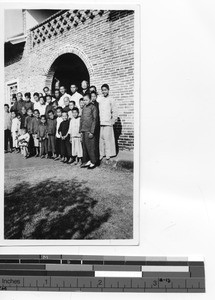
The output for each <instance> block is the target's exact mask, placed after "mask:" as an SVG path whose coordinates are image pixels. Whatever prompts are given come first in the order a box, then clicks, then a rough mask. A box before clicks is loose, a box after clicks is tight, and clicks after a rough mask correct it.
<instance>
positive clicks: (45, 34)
mask: <svg viewBox="0 0 215 300" xmlns="http://www.w3.org/2000/svg"><path fill="white" fill-rule="evenodd" d="M25 15H26V11H23V16H24V17H25ZM82 80H88V81H89V83H90V85H95V86H96V87H97V89H98V92H99V93H100V87H101V85H102V84H103V83H108V84H109V86H110V94H111V95H112V97H114V99H115V100H116V102H117V106H118V115H119V118H118V122H117V125H116V129H117V130H116V132H117V134H118V138H119V140H118V143H119V148H120V149H127V150H132V149H133V147H134V100H136V101H138V99H134V11H127V10H121V11H111V10H60V11H57V12H56V13H55V14H52V15H51V16H50V17H49V18H47V19H45V20H44V21H43V22H41V23H39V24H37V25H36V26H34V27H33V28H31V29H29V30H27V32H26V34H25V35H23V36H21V35H19V36H17V37H14V39H10V40H8V41H7V42H6V43H5V96H6V100H5V101H6V102H10V98H11V95H12V94H14V93H16V92H17V91H21V92H23V93H24V92H27V91H28V92H31V93H33V92H42V90H43V87H44V86H48V87H50V89H51V90H52V91H53V90H54V88H55V86H56V84H57V83H60V84H61V85H65V86H66V87H67V89H69V86H70V84H71V83H72V82H73V83H76V84H77V85H78V87H79V88H80V82H81V81H82Z"/></svg>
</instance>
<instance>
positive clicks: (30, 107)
mask: <svg viewBox="0 0 215 300" xmlns="http://www.w3.org/2000/svg"><path fill="white" fill-rule="evenodd" d="M81 87H82V91H81V93H79V92H78V88H77V85H76V84H71V86H70V92H71V93H70V94H69V93H67V91H66V88H65V87H64V86H60V88H59V89H56V90H55V91H54V95H53V96H52V95H51V92H50V89H49V88H48V87H44V89H43V92H44V93H43V94H42V93H37V92H35V93H34V94H33V101H31V93H29V92H26V93H25V94H24V97H25V99H23V95H22V93H21V92H19V93H17V95H16V96H15V97H13V99H12V103H11V107H9V105H8V104H4V110H5V118H4V132H5V145H4V147H5V148H4V149H5V153H6V152H8V151H10V152H16V153H21V154H22V155H23V156H24V157H25V158H29V157H32V156H35V157H40V158H53V159H54V160H60V161H61V162H63V163H68V164H73V163H74V164H80V165H81V167H82V168H88V169H94V168H95V167H96V166H98V165H99V163H100V161H101V160H102V159H103V158H104V157H106V163H109V160H110V158H111V157H113V156H115V155H116V145H115V138H114V130H113V125H114V124H115V122H116V121H117V107H116V102H115V100H114V99H113V98H112V97H111V96H110V95H109V90H110V89H109V85H108V84H103V85H102V86H101V95H98V93H97V89H96V87H95V86H90V87H89V84H88V82H87V81H86V80H84V81H82V83H81ZM9 145H10V149H9Z"/></svg>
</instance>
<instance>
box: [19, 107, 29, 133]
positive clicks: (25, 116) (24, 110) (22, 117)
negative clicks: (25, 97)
mask: <svg viewBox="0 0 215 300" xmlns="http://www.w3.org/2000/svg"><path fill="white" fill-rule="evenodd" d="M20 115H21V125H20V128H21V129H23V128H24V127H25V119H26V118H27V116H28V115H27V111H26V108H25V106H23V107H22V108H21V114H20Z"/></svg>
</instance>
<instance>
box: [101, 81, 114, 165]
mask: <svg viewBox="0 0 215 300" xmlns="http://www.w3.org/2000/svg"><path fill="white" fill-rule="evenodd" d="M101 90H102V94H103V97H99V99H98V101H99V115H100V140H99V148H100V160H102V159H103V157H104V156H106V163H107V164H108V163H109V160H110V157H112V156H116V145H115V138H114V131H113V125H114V123H115V122H116V121H117V108H116V103H115V101H114V99H113V98H111V97H110V96H109V90H110V88H109V85H108V84H103V85H102V86H101Z"/></svg>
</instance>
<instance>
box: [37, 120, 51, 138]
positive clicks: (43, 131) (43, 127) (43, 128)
mask: <svg viewBox="0 0 215 300" xmlns="http://www.w3.org/2000/svg"><path fill="white" fill-rule="evenodd" d="M37 137H38V138H39V139H41V138H44V137H45V138H47V137H48V132H47V124H42V123H40V124H39V126H38V132H37Z"/></svg>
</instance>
